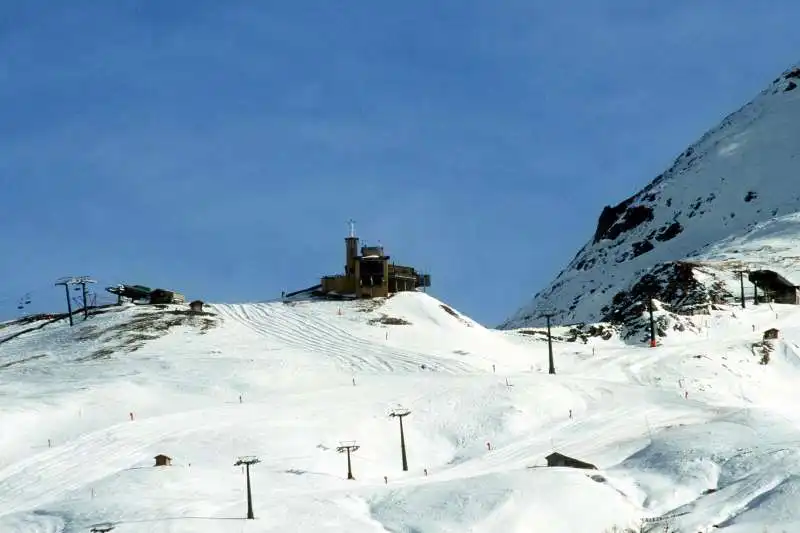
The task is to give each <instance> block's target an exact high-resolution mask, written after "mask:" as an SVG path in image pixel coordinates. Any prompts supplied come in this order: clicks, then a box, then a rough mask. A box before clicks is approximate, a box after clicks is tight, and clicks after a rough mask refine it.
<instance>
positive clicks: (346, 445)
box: [336, 440, 361, 479]
mask: <svg viewBox="0 0 800 533" xmlns="http://www.w3.org/2000/svg"><path fill="white" fill-rule="evenodd" d="M360 447H361V446H358V445H357V444H356V441H354V440H352V441H345V442H340V443H339V446H338V447H337V448H336V451H337V452H339V453H346V454H347V479H355V478H354V477H353V464H352V463H351V462H350V454H351V453H354V452H355V451H356V450H358V449H359V448H360Z"/></svg>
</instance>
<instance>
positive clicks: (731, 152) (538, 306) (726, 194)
mask: <svg viewBox="0 0 800 533" xmlns="http://www.w3.org/2000/svg"><path fill="white" fill-rule="evenodd" d="M798 83H800V68H798V67H797V66H793V67H791V68H789V69H787V70H785V71H784V72H783V73H782V74H781V75H780V76H778V77H777V78H775V79H774V80H773V82H772V83H771V84H769V86H768V87H767V88H765V89H764V90H762V91H761V92H760V93H759V94H758V95H757V96H756V97H755V98H754V99H753V100H751V101H750V102H748V103H747V104H745V105H744V106H742V107H741V108H739V109H738V110H736V111H734V112H733V113H731V114H729V115H727V116H726V117H725V118H724V119H722V121H721V122H720V123H719V124H718V125H717V126H716V127H714V128H712V129H710V130H709V131H707V132H706V133H705V134H703V135H702V136H701V137H700V139H699V140H697V141H696V142H695V143H693V144H691V145H690V146H689V147H688V148H687V149H686V150H684V151H683V152H681V154H680V155H679V156H678V157H677V158H676V159H675V160H674V162H673V164H672V165H671V166H670V167H669V168H668V169H667V170H666V171H664V172H663V173H661V174H659V175H658V176H656V177H655V178H654V179H653V180H651V181H650V182H649V183H648V184H647V185H645V186H644V187H643V188H642V189H641V190H640V191H639V192H637V193H635V194H633V195H632V196H630V197H628V198H626V199H624V200H623V201H621V202H620V203H618V204H617V205H615V206H605V207H604V208H603V209H602V211H601V213H600V216H599V217H598V223H597V226H596V229H595V231H594V233H593V235H592V237H591V239H590V240H589V241H588V242H587V243H586V244H584V245H583V246H582V247H581V248H580V250H579V251H578V252H577V254H576V255H575V256H574V257H573V259H572V260H571V261H570V262H569V263H568V264H567V266H566V267H565V268H564V269H563V270H562V271H561V272H560V273H559V274H558V276H557V277H556V279H555V280H553V281H552V282H551V283H550V284H549V285H548V286H547V287H545V288H544V289H543V290H542V291H540V292H538V293H536V294H535V295H534V297H533V299H532V301H531V302H529V303H528V304H526V305H524V306H522V307H521V308H520V309H518V310H517V311H516V312H515V313H514V314H513V315H512V316H510V317H509V318H508V319H506V320H505V321H504V322H503V323H502V324H500V326H499V328H500V329H514V328H519V327H526V326H530V325H533V324H538V323H540V319H539V318H538V316H539V313H540V312H541V311H542V310H543V309H548V310H557V311H559V312H560V316H559V320H560V321H561V322H562V323H578V322H585V323H589V322H599V321H602V320H604V319H605V318H606V317H607V316H608V315H609V313H610V312H611V311H612V309H611V304H612V301H613V299H614V296H615V295H616V294H618V293H619V292H620V291H623V290H625V289H626V288H628V287H630V286H631V285H633V284H634V283H636V281H637V280H638V279H639V278H640V277H641V276H642V275H643V274H645V273H646V272H647V271H648V270H650V269H652V268H654V267H655V266H657V265H658V264H661V263H663V262H667V261H676V260H682V259H686V258H688V257H699V258H702V253H703V252H704V250H709V249H710V248H713V247H714V245H715V244H717V243H719V242H721V241H723V240H724V239H734V240H735V238H736V237H737V236H742V235H744V234H746V233H747V232H749V231H750V230H752V229H753V228H754V227H756V226H757V225H758V224H763V223H766V222H769V221H770V220H772V219H774V218H775V217H778V216H783V215H790V214H792V213H795V212H797V211H799V210H800V180H797V179H796V178H795V177H794V175H793V172H794V169H795V168H796V167H797V165H798V163H800V142H798V141H797V140H796V139H798V138H800V90H796V89H797V88H798ZM716 253H717V254H720V253H721V251H720V250H719V249H717V250H716ZM740 259H741V260H742V261H745V262H746V260H747V258H744V257H743V258H740Z"/></svg>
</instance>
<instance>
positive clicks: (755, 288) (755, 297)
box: [753, 281, 758, 305]
mask: <svg viewBox="0 0 800 533" xmlns="http://www.w3.org/2000/svg"><path fill="white" fill-rule="evenodd" d="M753 305H758V285H756V282H755V281H754V282H753Z"/></svg>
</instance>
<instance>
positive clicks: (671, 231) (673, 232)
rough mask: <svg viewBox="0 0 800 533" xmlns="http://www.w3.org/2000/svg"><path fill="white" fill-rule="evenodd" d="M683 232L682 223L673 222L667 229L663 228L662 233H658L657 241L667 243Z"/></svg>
mask: <svg viewBox="0 0 800 533" xmlns="http://www.w3.org/2000/svg"><path fill="white" fill-rule="evenodd" d="M682 231H683V226H681V224H680V222H673V223H672V224H670V225H669V226H667V227H666V228H663V229H662V230H661V231H659V232H658V234H657V235H656V240H657V241H659V242H666V241H669V240H672V239H674V238H675V237H677V236H678V235H680V233H681V232H682Z"/></svg>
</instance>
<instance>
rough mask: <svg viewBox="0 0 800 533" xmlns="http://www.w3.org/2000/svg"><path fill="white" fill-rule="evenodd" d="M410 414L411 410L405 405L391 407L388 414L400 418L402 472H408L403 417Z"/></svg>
mask: <svg viewBox="0 0 800 533" xmlns="http://www.w3.org/2000/svg"><path fill="white" fill-rule="evenodd" d="M410 414H411V410H410V409H406V408H405V407H398V408H396V409H392V412H391V413H390V414H389V416H390V417H392V418H395V417H396V418H398V419H400V454H401V455H402V456H403V472H408V460H406V438H405V435H404V434H403V417H405V416H408V415H410Z"/></svg>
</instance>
